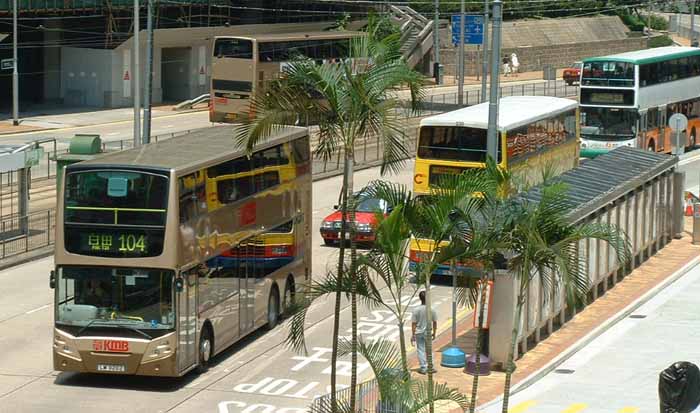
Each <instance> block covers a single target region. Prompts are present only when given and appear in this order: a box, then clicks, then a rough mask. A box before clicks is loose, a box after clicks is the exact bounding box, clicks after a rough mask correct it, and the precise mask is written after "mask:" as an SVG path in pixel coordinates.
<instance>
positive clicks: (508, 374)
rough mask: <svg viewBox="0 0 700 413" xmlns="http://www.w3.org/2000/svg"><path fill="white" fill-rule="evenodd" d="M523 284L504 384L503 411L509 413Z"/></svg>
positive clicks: (521, 308) (516, 311)
mask: <svg viewBox="0 0 700 413" xmlns="http://www.w3.org/2000/svg"><path fill="white" fill-rule="evenodd" d="M523 290H524V288H523V287H522V286H521V287H520V291H519V292H518V302H517V304H516V305H515V320H514V321H513V331H512V334H511V337H510V350H509V351H508V359H507V360H506V381H505V384H504V385H503V409H502V410H501V412H502V413H508V401H509V399H510V383H511V379H512V377H513V372H515V362H514V359H515V347H516V346H517V345H518V332H519V331H520V314H521V313H522V310H523V304H525V295H524V294H525V291H523Z"/></svg>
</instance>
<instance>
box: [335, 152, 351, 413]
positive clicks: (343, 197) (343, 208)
mask: <svg viewBox="0 0 700 413" xmlns="http://www.w3.org/2000/svg"><path fill="white" fill-rule="evenodd" d="M344 171H345V173H344V174H343V185H342V188H341V192H340V214H341V218H340V220H341V221H340V245H339V249H338V275H337V282H338V285H337V289H336V292H335V309H334V313H333V314H334V318H333V348H332V352H331V411H332V412H333V413H336V412H338V401H337V399H336V389H337V380H336V370H337V365H338V336H339V335H340V305H341V300H342V297H343V294H342V285H343V271H344V263H345V244H344V243H343V239H344V238H345V233H346V232H347V218H348V217H347V210H348V197H347V188H348V165H347V161H346V163H345V165H344Z"/></svg>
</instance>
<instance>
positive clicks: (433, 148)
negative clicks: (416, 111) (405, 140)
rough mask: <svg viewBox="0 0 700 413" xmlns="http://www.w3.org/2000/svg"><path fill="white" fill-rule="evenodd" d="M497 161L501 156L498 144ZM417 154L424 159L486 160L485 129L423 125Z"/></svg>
mask: <svg viewBox="0 0 700 413" xmlns="http://www.w3.org/2000/svg"><path fill="white" fill-rule="evenodd" d="M498 152H499V161H500V158H501V155H500V152H501V148H500V145H499V146H498ZM418 156H419V157H420V158H424V159H440V160H450V161H471V162H486V129H477V128H465V127H452V126H447V127H446V126H424V127H422V128H421V130H420V141H419V143H418Z"/></svg>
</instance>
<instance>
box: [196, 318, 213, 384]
mask: <svg viewBox="0 0 700 413" xmlns="http://www.w3.org/2000/svg"><path fill="white" fill-rule="evenodd" d="M212 343H213V341H212V334H211V330H210V328H209V326H208V325H205V327H204V328H203V329H202V333H201V335H200V337H199V363H198V364H197V373H200V374H201V373H204V372H206V371H207V370H208V369H209V360H210V359H211V352H212Z"/></svg>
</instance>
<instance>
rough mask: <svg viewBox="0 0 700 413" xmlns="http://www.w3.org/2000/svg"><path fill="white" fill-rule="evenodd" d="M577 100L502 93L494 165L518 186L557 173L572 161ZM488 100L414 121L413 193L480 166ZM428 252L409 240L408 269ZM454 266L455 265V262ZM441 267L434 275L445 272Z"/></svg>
mask: <svg viewBox="0 0 700 413" xmlns="http://www.w3.org/2000/svg"><path fill="white" fill-rule="evenodd" d="M577 107H578V104H577V103H576V101H574V100H570V99H561V98H553V97H544V96H519V97H504V98H502V99H501V100H500V104H499V113H500V115H499V120H498V136H499V142H498V161H497V162H498V165H499V167H500V168H505V169H508V170H510V171H511V172H512V174H513V177H514V180H515V181H516V182H517V183H518V184H519V185H521V186H527V185H534V184H537V183H539V182H540V181H541V179H542V176H543V171H545V170H547V171H549V172H550V173H553V174H556V175H558V174H561V173H563V172H565V171H568V170H569V169H572V168H574V167H576V166H577V165H578V159H579V158H578V147H579V142H578V137H579V128H578V109H577ZM488 111H489V107H488V103H482V104H479V105H475V106H470V107H467V108H463V109H458V110H455V111H452V112H447V113H443V114H439V115H435V116H432V117H428V118H425V119H423V120H422V121H421V123H420V130H419V133H418V152H417V155H416V163H415V173H414V176H413V192H414V193H415V194H416V195H419V196H420V195H427V194H430V192H431V188H433V187H435V186H438V185H439V183H440V180H441V177H442V176H444V175H458V174H461V173H462V172H464V171H465V170H467V169H471V168H484V167H485V166H486V156H487V155H486V153H487V152H486V134H487V128H488ZM432 250H433V246H432V244H431V243H430V242H429V241H427V240H412V241H411V256H410V262H411V267H412V268H415V267H416V264H415V263H416V262H418V261H420V259H421V257H424V256H426V254H428V253H430V252H431V251H432ZM458 267H459V269H460V270H464V269H462V268H461V265H460V264H458ZM449 271H450V270H449V266H448V265H441V266H440V267H439V268H438V270H437V272H436V273H437V274H448V273H449Z"/></svg>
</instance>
